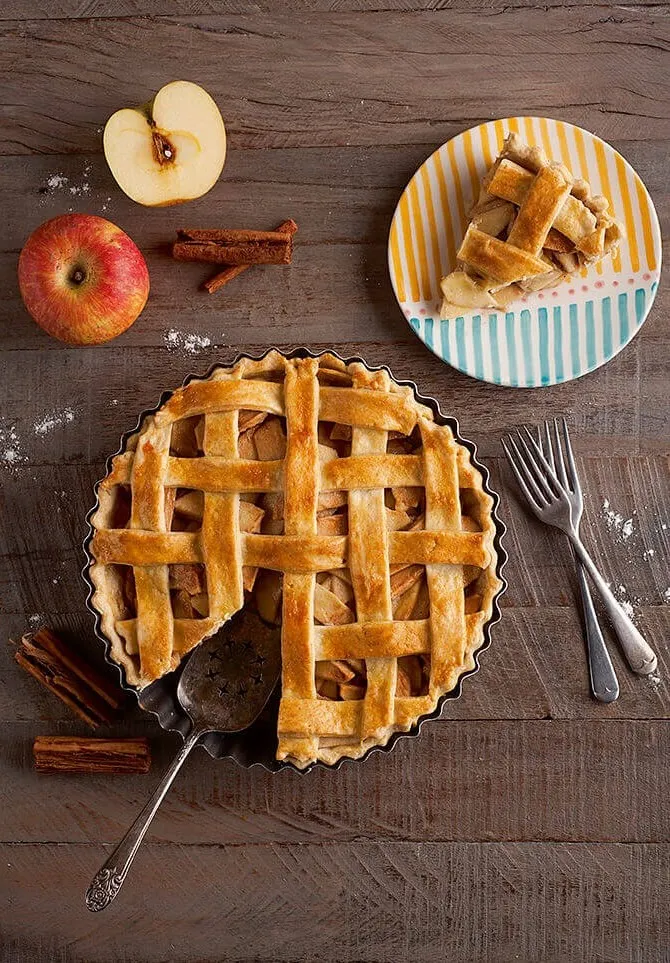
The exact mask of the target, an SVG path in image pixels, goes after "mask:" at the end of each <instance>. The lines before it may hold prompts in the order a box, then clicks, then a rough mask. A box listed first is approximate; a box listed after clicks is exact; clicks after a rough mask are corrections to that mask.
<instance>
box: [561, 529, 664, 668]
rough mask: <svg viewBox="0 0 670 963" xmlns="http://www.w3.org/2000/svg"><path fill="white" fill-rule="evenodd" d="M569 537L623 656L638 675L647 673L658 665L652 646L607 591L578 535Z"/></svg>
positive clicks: (605, 584) (571, 534) (603, 580)
mask: <svg viewBox="0 0 670 963" xmlns="http://www.w3.org/2000/svg"><path fill="white" fill-rule="evenodd" d="M569 538H570V541H571V542H572V545H573V547H574V549H575V552H576V554H577V557H578V559H579V560H580V561H581V562H582V563H583V565H584V568H585V569H586V571H587V572H588V573H589V576H590V577H591V580H592V582H593V584H594V585H595V587H596V589H597V590H598V594H599V595H600V598H601V599H602V602H603V605H604V606H605V611H606V612H607V615H608V616H609V619H610V621H611V623H612V628H613V629H614V631H615V633H616V636H617V638H618V639H619V642H620V643H621V648H622V649H623V654H624V655H625V657H626V660H627V662H628V665H629V666H630V667H631V669H632V670H633V672H637V673H638V674H639V675H649V673H650V672H654V671H655V670H656V667H657V665H658V662H657V659H656V655H655V653H654V650H653V649H652V648H651V646H650V645H649V643H648V642H647V641H646V640H645V639H644V638H643V636H642V635H641V634H640V633H639V632H638V630H637V629H636V628H635V626H634V625H633V623H632V622H631V620H630V619H629V618H628V616H627V615H626V613H625V612H624V610H623V609H622V608H621V606H620V605H619V603H618V602H617V600H616V599H615V598H614V596H613V595H612V593H611V592H610V590H609V588H608V586H607V583H606V582H605V579H604V578H603V577H602V575H601V574H600V572H599V571H598V569H597V568H596V566H595V563H594V561H593V559H592V558H591V556H590V555H589V553H588V552H587V551H586V549H585V548H584V545H583V544H582V542H581V540H580V538H579V536H578V535H575V534H574V533H572V532H571V533H570V535H569Z"/></svg>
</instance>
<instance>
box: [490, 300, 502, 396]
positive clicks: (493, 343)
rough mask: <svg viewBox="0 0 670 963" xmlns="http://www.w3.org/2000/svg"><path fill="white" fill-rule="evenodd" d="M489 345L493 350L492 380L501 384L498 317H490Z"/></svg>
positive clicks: (491, 315) (495, 315) (493, 315)
mask: <svg viewBox="0 0 670 963" xmlns="http://www.w3.org/2000/svg"><path fill="white" fill-rule="evenodd" d="M489 343H490V348H491V378H492V379H493V381H495V383H496V384H498V385H499V384H500V345H499V344H498V315H497V314H490V315H489Z"/></svg>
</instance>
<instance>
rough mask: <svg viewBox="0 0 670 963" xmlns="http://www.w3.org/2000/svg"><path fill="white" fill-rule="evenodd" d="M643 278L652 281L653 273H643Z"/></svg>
mask: <svg viewBox="0 0 670 963" xmlns="http://www.w3.org/2000/svg"><path fill="white" fill-rule="evenodd" d="M642 280H643V281H651V274H643V275H642Z"/></svg>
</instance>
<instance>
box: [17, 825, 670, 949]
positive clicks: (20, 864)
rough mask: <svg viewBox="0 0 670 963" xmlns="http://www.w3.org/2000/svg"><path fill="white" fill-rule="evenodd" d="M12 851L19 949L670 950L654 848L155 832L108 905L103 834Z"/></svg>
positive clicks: (663, 881)
mask: <svg viewBox="0 0 670 963" xmlns="http://www.w3.org/2000/svg"><path fill="white" fill-rule="evenodd" d="M0 860H2V865H3V866H5V865H6V864H8V865H7V869H6V870H5V872H6V873H7V878H8V881H11V894H12V895H11V902H9V901H8V902H7V903H6V904H5V905H6V907H7V909H9V911H10V912H9V914H5V913H3V930H4V932H5V940H6V944H7V945H8V955H7V956H6V957H5V959H6V960H7V959H8V960H11V961H14V960H24V959H28V958H29V959H30V960H31V961H34V963H54V961H57V963H61V961H62V963H90V961H91V960H99V961H101V963H102V961H104V963H112V961H117V960H132V959H136V958H138V952H137V948H138V947H142V955H141V959H142V960H143V961H144V963H159V961H161V963H162V961H164V960H168V959H170V960H176V959H178V960H184V961H198V963H220V961H221V960H227V961H237V963H243V961H246V963H251V961H252V960H265V959H272V960H273V961H275V963H280V961H287V963H288V961H293V963H295V961H299V963H307V961H313V960H317V959H318V960H327V961H333V963H348V961H351V963H354V961H368V963H388V961H390V960H410V959H411V960H416V961H417V963H443V961H444V960H445V959H449V960H478V961H479V960H481V961H485V963H510V961H512V960H523V961H530V960H538V959H542V960H546V961H548V963H584V961H585V960H589V961H598V963H599V961H603V963H604V961H607V963H624V961H626V963H637V961H642V960H644V961H650V960H658V961H662V960H665V959H667V954H666V950H667V946H668V943H669V941H670V925H669V919H668V914H667V912H666V909H667V902H668V899H669V898H670V892H669V890H668V880H669V879H670V864H669V861H668V851H667V849H666V848H664V847H662V846H658V845H653V844H651V845H650V844H642V845H640V844H633V845H630V844H618V845H612V844H609V845H607V844H598V843H584V844H559V843H554V844H539V843H530V844H529V843H525V844H524V843H498V842H491V843H485V844H477V843H453V844H445V845H439V844H435V843H418V844H417V843H399V844H390V843H383V842H356V843H334V844H331V845H327V846H323V845H306V846H294V845H293V846H292V845H287V846H285V845H273V846H270V847H265V846H248V847H216V846H175V845H172V844H168V845H162V846H161V845H156V844H148V845H145V847H144V849H143V850H142V852H141V853H140V856H139V858H138V860H137V863H136V865H135V867H134V868H133V869H134V875H133V877H132V878H131V879H129V880H128V882H127V883H126V889H125V891H124V893H123V894H122V895H123V896H124V897H125V899H124V900H123V901H122V900H121V899H120V898H119V899H117V901H116V902H115V904H114V905H113V906H112V907H111V908H110V909H109V910H107V911H106V913H99V914H97V915H96V916H94V917H91V915H90V914H89V913H88V912H87V911H86V910H85V909H84V907H83V900H82V889H81V885H80V883H79V881H80V880H82V879H87V878H88V877H90V876H91V875H92V874H93V872H94V871H95V870H96V868H97V867H98V865H99V861H100V847H99V846H91V845H81V846H77V845H72V844H70V845H67V846H54V845H42V846H35V845H25V844H24V845H16V846H11V845H6V844H4V845H2V846H0ZM166 867H169V870H168V871H167V872H166ZM56 878H57V879H58V880H59V886H58V888H57V890H55V891H54V889H53V887H52V884H51V881H52V880H54V879H56ZM622 881H625V883H624V884H623V885H622ZM157 885H159V886H160V898H159V899H156V898H155V896H154V895H153V894H154V893H155V890H156V886H157ZM34 899H38V900H39V902H40V922H41V926H40V933H39V935H37V934H36V933H35V929H34V913H35V907H34V902H33V900H34ZM203 906H205V907H208V912H207V915H206V916H204V917H203V913H202V908H203ZM529 917H532V918H533V919H534V920H535V921H536V922H535V925H534V926H533V927H529V926H528V919H529ZM64 918H67V920H68V931H67V934H65V933H64V932H63V927H62V921H63V919H64ZM577 920H579V921H580V923H579V925H578V926H576V925H575V923H576V921H577ZM269 947H271V948H272V949H271V950H270V951H269Z"/></svg>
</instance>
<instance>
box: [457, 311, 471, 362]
mask: <svg viewBox="0 0 670 963" xmlns="http://www.w3.org/2000/svg"><path fill="white" fill-rule="evenodd" d="M455 330H456V357H457V358H458V367H459V368H460V369H461V371H467V370H468V369H467V368H466V366H465V318H462V317H461V318H456V329H455Z"/></svg>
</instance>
